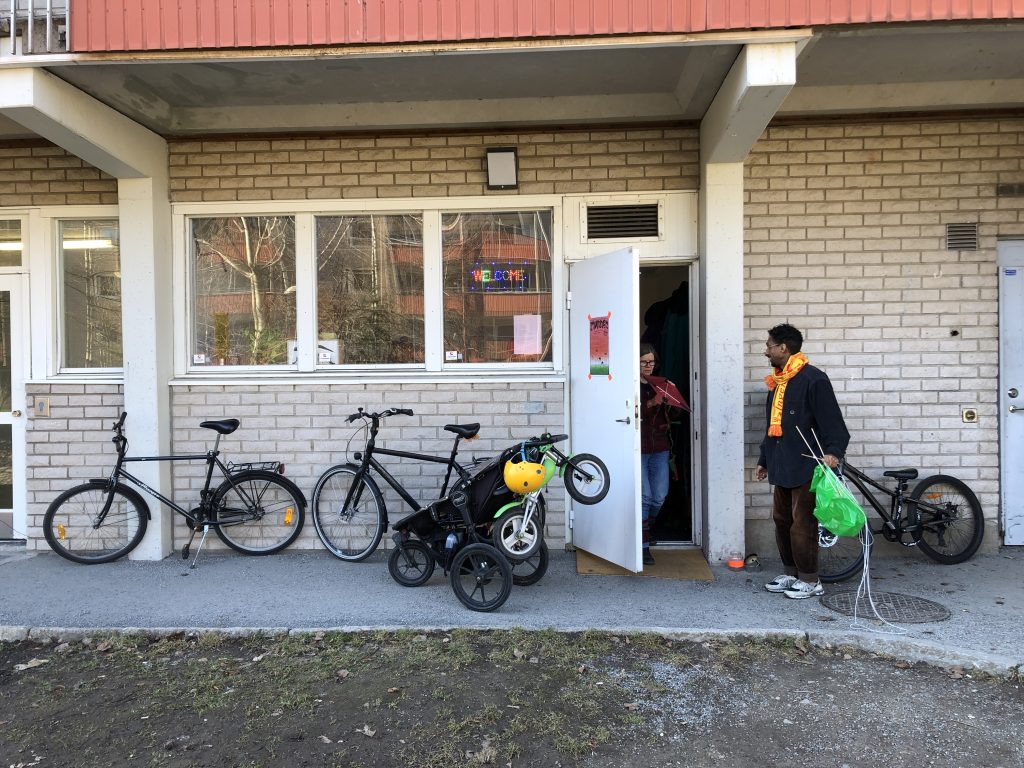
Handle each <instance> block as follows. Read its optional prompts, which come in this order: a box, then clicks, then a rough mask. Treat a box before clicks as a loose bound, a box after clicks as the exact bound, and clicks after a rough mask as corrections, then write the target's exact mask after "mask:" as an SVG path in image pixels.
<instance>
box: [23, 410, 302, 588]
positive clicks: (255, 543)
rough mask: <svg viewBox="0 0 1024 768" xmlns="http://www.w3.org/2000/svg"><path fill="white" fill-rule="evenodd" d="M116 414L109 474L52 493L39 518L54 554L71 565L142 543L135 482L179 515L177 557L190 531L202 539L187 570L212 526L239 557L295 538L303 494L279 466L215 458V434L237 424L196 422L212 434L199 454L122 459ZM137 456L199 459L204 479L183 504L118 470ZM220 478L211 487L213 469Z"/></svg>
mask: <svg viewBox="0 0 1024 768" xmlns="http://www.w3.org/2000/svg"><path fill="white" fill-rule="evenodd" d="M127 416H128V414H127V413H122V414H121V418H120V419H118V421H117V423H115V424H114V426H113V431H114V437H113V438H112V442H113V443H114V445H115V446H116V449H117V462H116V463H115V464H114V469H113V471H112V472H111V473H110V476H109V477H107V478H105V479H97V480H90V481H88V482H87V483H83V484H81V485H78V486H75V487H74V488H71V489H70V490H67V491H65V492H64V493H62V494H60V496H58V497H57V498H56V499H54V501H53V503H51V504H50V506H49V507H48V508H47V510H46V514H45V515H43V535H44V536H45V537H46V542H47V543H48V544H49V545H50V548H51V549H53V551H54V552H56V553H57V554H58V555H60V556H61V557H64V558H67V559H68V560H72V561H74V562H76V563H109V562H111V561H112V560H116V559H118V558H119V557H123V556H124V555H127V554H128V553H129V552H131V551H132V550H133V549H135V547H137V546H138V545H139V542H140V541H142V537H143V536H144V535H145V533H146V526H147V524H148V522H149V519H150V511H149V505H148V504H147V503H146V501H145V500H144V499H143V498H142V496H141V495H140V494H139V493H138V491H136V490H135V489H134V488H132V487H131V486H132V485H134V486H137V487H139V488H141V489H142V490H144V491H146V492H147V493H149V494H150V495H152V496H154V497H156V498H157V499H159V500H160V501H161V502H162V503H163V504H166V505H167V506H168V507H170V508H171V509H173V510H174V511H175V512H177V513H178V514H179V515H181V516H182V517H184V518H185V521H186V523H187V524H188V527H189V529H190V530H191V532H192V533H191V535H190V536H189V540H188V542H187V543H186V544H185V546H184V547H182V550H181V557H182V559H183V560H187V559H188V554H189V548H190V546H191V545H192V541H193V539H194V538H195V535H196V532H197V531H199V530H202V532H203V536H202V539H201V540H200V542H199V547H198V548H197V549H196V557H195V559H194V560H193V561H192V566H191V567H192V568H195V566H196V560H198V558H199V552H200V551H201V550H202V548H203V544H204V543H205V542H206V536H207V534H208V533H209V532H210V529H211V528H212V529H213V530H214V531H216V533H217V536H218V537H220V539H221V541H223V542H224V543H225V544H227V545H228V546H229V547H231V549H234V550H235V551H237V552H241V553H242V554H246V555H270V554H273V553H274V552H280V551H281V550H282V549H284V548H285V547H287V546H288V545H289V544H291V543H292V542H293V541H295V539H296V538H298V536H299V532H300V531H301V530H302V522H303V519H304V516H305V509H306V498H305V496H304V495H303V493H302V491H300V490H299V488H298V487H297V486H296V485H295V484H294V483H293V482H291V480H289V479H288V478H286V477H284V476H283V475H282V474H281V473H283V472H284V467H283V466H282V465H281V464H280V463H279V462H276V461H271V462H256V463H251V462H250V463H245V464H224V462H222V461H221V459H220V451H219V446H220V439H221V437H222V436H223V435H230V434H231V433H232V432H234V431H235V430H236V429H238V419H221V420H219V421H204V422H201V423H200V425H199V426H201V427H203V428H204V429H210V430H213V431H214V432H216V433H217V438H216V441H215V442H214V445H213V449H212V450H209V451H207V452H206V453H200V454H182V455H173V456H128V455H127V453H128V439H127V438H126V437H125V436H124V422H125V418H126V417H127ZM140 461H203V462H205V463H206V482H205V483H204V485H203V488H202V490H200V492H199V505H198V506H196V507H193V508H192V509H186V508H185V507H182V506H180V505H178V504H176V503H175V502H174V501H172V500H171V499H169V498H167V497H166V496H163V495H161V494H160V493H158V492H157V491H156V490H154V489H153V488H150V487H149V486H148V485H146V484H145V483H144V482H143V481H142V480H140V479H139V478H137V477H135V476H134V475H132V474H131V473H130V472H128V470H127V469H125V468H124V465H125V464H129V463H131V462H140ZM214 468H216V469H217V470H219V472H220V474H221V476H222V477H223V480H222V481H221V483H220V484H219V485H218V486H217V487H216V488H211V484H212V482H213V470H214Z"/></svg>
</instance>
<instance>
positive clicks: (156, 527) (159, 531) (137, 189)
mask: <svg viewBox="0 0 1024 768" xmlns="http://www.w3.org/2000/svg"><path fill="white" fill-rule="evenodd" d="M162 167H163V173H162V174H161V175H160V176H159V177H158V176H151V177H147V178H141V179H119V180H118V182H117V198H118V208H119V215H120V220H121V318H122V324H123V349H124V409H125V411H127V412H128V420H127V421H126V422H125V426H126V429H127V434H128V436H129V437H130V439H131V446H132V453H135V454H141V455H148V456H157V455H166V454H168V453H169V452H170V445H171V425H170V419H171V407H170V388H169V386H168V382H169V381H170V379H171V376H172V363H173V353H172V350H173V347H174V339H173V322H172V318H171V290H170V287H171V277H172V276H171V271H172V270H171V205H170V200H169V191H168V179H167V170H166V169H167V161H166V150H165V151H164V162H163V166H162ZM130 469H131V472H132V474H134V475H136V476H137V477H139V478H140V479H141V480H143V481H144V482H145V483H146V484H147V485H149V486H150V487H152V488H155V489H157V490H159V491H160V492H161V493H163V494H164V495H165V496H170V489H171V465H170V463H169V462H152V463H150V462H142V463H136V464H132V465H131V467H130ZM148 501H149V502H150V510H151V511H152V513H153V519H152V520H151V521H150V524H149V529H148V530H147V531H146V536H145V538H144V539H143V540H142V543H141V544H140V545H139V546H138V548H137V549H136V550H135V551H134V552H132V554H131V557H132V558H134V559H139V560H158V559H160V558H163V557H166V556H167V555H168V554H169V553H170V551H171V528H172V523H173V521H174V512H173V511H171V510H169V509H166V508H163V507H161V505H160V504H159V502H157V501H156V500H155V499H152V498H150V499H148Z"/></svg>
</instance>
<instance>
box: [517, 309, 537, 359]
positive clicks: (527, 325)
mask: <svg viewBox="0 0 1024 768" xmlns="http://www.w3.org/2000/svg"><path fill="white" fill-rule="evenodd" d="M513 322H514V323H515V325H514V328H515V343H514V344H513V347H512V352H513V354H516V355H539V354H540V346H541V345H540V341H541V340H540V315H516V316H515V318H514V321H513Z"/></svg>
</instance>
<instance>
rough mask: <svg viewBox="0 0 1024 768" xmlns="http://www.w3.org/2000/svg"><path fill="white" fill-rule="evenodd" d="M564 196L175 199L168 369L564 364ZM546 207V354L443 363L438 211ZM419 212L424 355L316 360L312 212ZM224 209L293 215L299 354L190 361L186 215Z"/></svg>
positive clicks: (267, 371) (235, 372)
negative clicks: (270, 359)
mask: <svg viewBox="0 0 1024 768" xmlns="http://www.w3.org/2000/svg"><path fill="white" fill-rule="evenodd" d="M562 199H563V198H562V196H560V195H535V196H525V195H524V196H507V197H506V196H502V197H497V196H495V197H445V198H423V199H409V198H400V199H394V200H390V199H389V200H337V201H332V202H331V203H330V204H325V202H324V201H323V200H295V201H280V200H276V201H247V202H230V203H229V202H209V203H175V204H173V205H172V207H171V212H172V248H173V258H174V295H175V300H174V328H175V333H174V339H175V342H174V372H175V376H176V377H186V378H198V377H204V378H216V379H221V378H246V379H252V378H260V379H263V378H275V377H276V378H282V377H288V378H289V379H294V378H296V376H309V377H311V378H315V379H319V378H328V377H329V378H331V379H334V380H347V379H355V378H361V379H365V378H366V377H367V376H368V375H371V376H372V375H375V374H376V375H380V374H387V375H388V377H389V378H396V379H406V378H414V379H415V378H417V377H420V378H422V377H424V376H434V377H436V376H438V375H442V376H444V377H445V378H448V377H449V376H452V377H455V376H458V375H459V374H463V375H472V376H474V377H477V376H481V375H485V376H488V377H491V376H493V377H499V376H504V377H507V376H510V375H518V374H527V375H535V374H548V375H550V374H561V373H562V372H564V352H563V346H564V340H563V336H564V331H563V327H564V320H565V318H564V315H565V310H564V307H565V274H564V263H563V255H562V236H563V225H562ZM533 210H546V211H550V212H551V237H552V253H551V326H552V327H551V331H552V342H551V343H552V350H551V355H552V356H551V362H545V363H445V362H444V350H443V344H444V339H443V328H442V323H443V315H444V313H443V302H444V286H443V279H442V254H441V247H442V244H441V216H442V214H444V213H491V212H500V211H533ZM385 214H413V215H420V214H422V215H423V257H424V273H423V289H424V334H425V355H424V357H425V362H424V363H423V364H413V365H395V364H372V365H327V366H323V365H318V364H317V361H316V333H317V331H316V325H317V317H316V314H317V310H316V295H315V292H316V287H317V286H316V251H315V242H314V241H315V227H314V217H316V216H344V215H385ZM224 216H294V217H295V249H296V254H295V279H296V296H295V299H296V333H297V337H298V355H297V362H296V363H295V364H294V365H274V366H239V365H233V366H211V365H192V360H191V349H192V333H193V329H192V302H193V300H194V297H193V296H192V287H191V286H192V282H191V281H192V274H191V235H190V228H191V219H192V218H196V217H224Z"/></svg>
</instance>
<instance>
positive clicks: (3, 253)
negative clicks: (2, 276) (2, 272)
mask: <svg viewBox="0 0 1024 768" xmlns="http://www.w3.org/2000/svg"><path fill="white" fill-rule="evenodd" d="M24 251H25V246H24V242H23V241H22V239H21V222H20V221H19V220H18V219H13V220H3V221H0V267H20V266H21V255H22V254H23V253H24Z"/></svg>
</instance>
